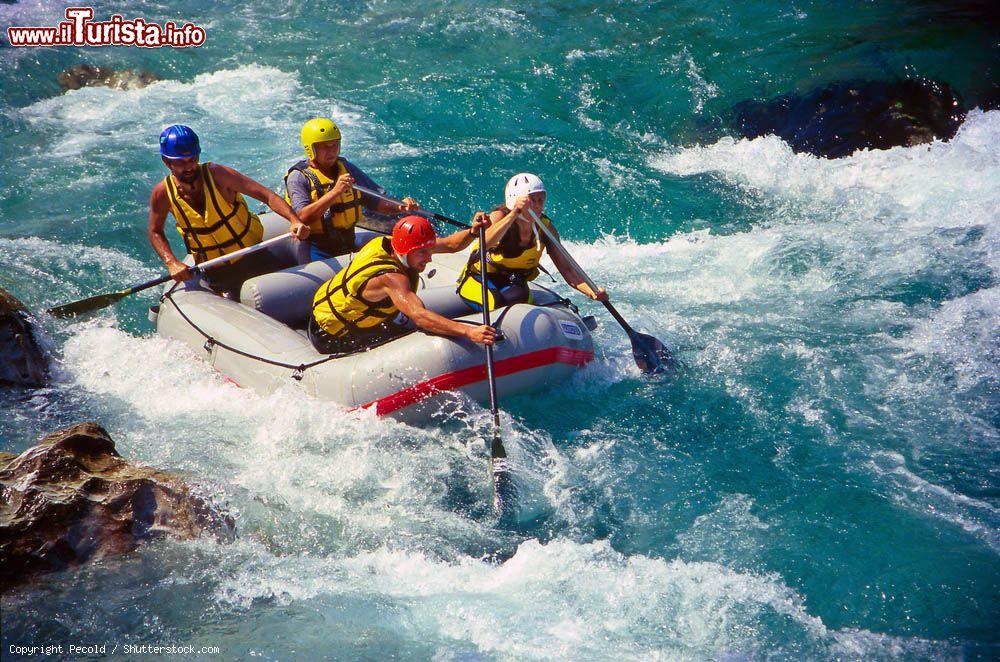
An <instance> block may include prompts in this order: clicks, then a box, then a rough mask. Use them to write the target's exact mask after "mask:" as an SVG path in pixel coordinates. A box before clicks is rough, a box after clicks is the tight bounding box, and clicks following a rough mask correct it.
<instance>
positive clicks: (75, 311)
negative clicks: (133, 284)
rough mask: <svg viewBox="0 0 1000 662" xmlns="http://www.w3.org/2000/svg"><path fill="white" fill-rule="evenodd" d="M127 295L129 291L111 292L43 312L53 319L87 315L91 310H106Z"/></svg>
mask: <svg viewBox="0 0 1000 662" xmlns="http://www.w3.org/2000/svg"><path fill="white" fill-rule="evenodd" d="M129 293H130V290H125V291H123V292H112V293H111V294H98V295H97V296H93V297H90V298H89V299H81V300H80V301H74V302H72V303H67V304H63V305H62V306H56V307H55V308H49V309H48V310H47V311H45V312H47V313H48V314H49V315H52V316H53V317H73V316H75V315H82V314H84V313H89V312H91V311H92V310H100V309H101V308H107V307H108V306H110V305H111V304H113V303H115V302H116V301H119V300H121V299H122V298H124V297H125V296H127V295H128V294H129Z"/></svg>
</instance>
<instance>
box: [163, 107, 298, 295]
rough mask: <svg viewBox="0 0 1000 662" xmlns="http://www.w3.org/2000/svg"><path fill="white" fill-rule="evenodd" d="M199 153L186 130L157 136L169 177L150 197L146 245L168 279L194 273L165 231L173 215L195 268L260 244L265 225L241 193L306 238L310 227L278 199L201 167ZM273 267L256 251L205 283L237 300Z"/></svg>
mask: <svg viewBox="0 0 1000 662" xmlns="http://www.w3.org/2000/svg"><path fill="white" fill-rule="evenodd" d="M200 155H201V144H200V143H199V141H198V136H197V134H195V132H194V131H193V130H192V129H191V128H190V127H188V126H184V125H183V124H174V125H172V126H168V127H167V128H166V129H164V130H163V132H162V133H161V134H160V158H161V160H162V161H163V165H165V166H166V167H167V170H169V171H170V173H169V174H168V175H167V176H166V178H165V179H164V180H163V181H161V182H160V183H159V184H157V185H156V186H155V187H153V192H152V193H151V194H150V196H149V243H151V244H152V245H153V250H155V251H156V253H157V255H159V256H160V259H162V260H163V263H164V264H165V265H166V266H167V269H169V271H170V276H171V278H173V279H174V280H176V281H182V280H187V279H189V278H191V277H192V276H193V273H192V272H191V270H190V269H189V268H188V267H187V265H185V264H184V263H183V262H181V261H179V260H178V259H177V258H176V257H175V256H174V253H173V251H172V250H171V249H170V244H169V242H167V237H166V235H164V233H163V226H164V225H165V223H166V220H167V214H172V215H173V217H174V221H175V222H176V223H177V231H178V232H180V234H181V237H182V238H183V239H184V245H185V247H186V248H187V250H188V252H189V253H190V254H191V255H192V256H193V257H194V262H195V264H201V263H202V262H204V261H205V260H210V259H212V258H216V257H220V256H222V255H228V254H229V253H232V252H234V251H237V250H240V249H241V248H246V247H248V246H253V245H254V244H257V243H259V242H260V240H261V238H262V237H263V234H264V229H263V226H261V223H260V219H259V218H257V215H256V214H254V213H253V212H251V211H250V210H249V208H248V207H247V203H246V200H245V199H244V198H243V196H244V195H249V196H250V197H251V198H254V199H256V200H260V201H261V202H263V203H266V204H267V205H268V206H269V207H270V208H271V209H273V210H274V211H275V212H277V213H278V214H279V215H280V216H283V217H284V218H285V219H287V220H288V222H289V223H290V224H291V227H290V230H291V233H292V235H293V236H294V237H295V238H296V239H305V238H306V237H308V236H309V228H308V227H307V226H305V225H304V224H303V223H302V221H301V220H299V217H298V216H297V215H296V214H295V212H294V211H292V209H291V207H289V206H288V204H287V203H286V202H285V201H284V200H282V199H281V197H280V196H278V195H277V194H275V193H274V192H273V191H271V190H270V189H268V188H266V187H265V186H263V185H261V184H259V183H257V182H255V181H254V180H252V179H250V178H249V177H247V176H246V175H244V174H241V173H239V172H237V171H235V170H233V169H232V168H228V167H226V166H224V165H220V164H218V163H200V162H199V161H200ZM275 266H276V265H274V264H273V263H272V258H271V257H270V256H269V254H268V253H266V252H265V251H258V252H256V253H251V254H250V255H247V256H245V257H242V258H239V259H237V260H236V261H234V262H232V263H230V264H226V265H223V266H219V267H216V268H214V269H211V270H209V271H208V272H206V274H205V279H206V280H207V281H208V283H209V285H210V286H211V287H212V288H213V289H214V290H216V291H218V292H230V293H235V294H236V295H237V296H238V295H239V291H240V287H241V286H242V285H243V281H245V280H246V279H248V278H252V277H253V276H258V275H260V274H263V273H267V272H269V271H271V270H273V269H274V268H275Z"/></svg>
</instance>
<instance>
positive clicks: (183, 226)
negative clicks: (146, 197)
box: [163, 163, 264, 264]
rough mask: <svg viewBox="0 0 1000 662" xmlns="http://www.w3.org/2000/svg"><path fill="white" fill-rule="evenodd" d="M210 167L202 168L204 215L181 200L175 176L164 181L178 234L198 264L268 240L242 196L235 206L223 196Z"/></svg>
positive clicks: (237, 195)
mask: <svg viewBox="0 0 1000 662" xmlns="http://www.w3.org/2000/svg"><path fill="white" fill-rule="evenodd" d="M210 165H211V164H210V163H203V164H201V168H200V170H201V184H202V188H203V190H204V191H205V211H204V213H201V212H198V211H196V210H195V209H194V208H193V207H191V205H190V204H188V202H187V201H186V200H184V199H183V198H182V197H181V196H180V194H179V193H178V191H177V184H176V183H174V178H173V176H172V175H167V177H166V179H164V180H163V183H164V185H165V186H166V188H167V198H169V200H170V211H171V213H172V214H173V215H174V220H175V221H176V223H177V231H178V232H180V234H181V237H182V238H183V239H184V245H185V246H187V249H188V252H189V253H191V255H193V256H194V261H195V264H200V263H202V262H204V261H205V260H210V259H212V258H214V257H220V256H222V255H227V254H229V253H232V252H233V251H237V250H239V249H241V248H246V247H247V246H253V245H254V244H258V243H260V240H261V239H262V238H263V236H264V227H263V226H262V225H261V224H260V219H259V218H257V215H256V214H254V213H252V212H251V211H250V210H249V209H248V208H247V203H246V200H244V199H243V195H242V194H240V193H237V194H236V202H235V203H234V204H230V202H229V201H228V200H226V199H225V198H223V197H222V196H221V195H220V194H219V191H218V189H217V188H216V186H215V181H214V180H213V179H212V172H211V170H209V168H208V166H210Z"/></svg>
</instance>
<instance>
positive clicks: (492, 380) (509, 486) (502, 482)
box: [479, 226, 514, 516]
mask: <svg viewBox="0 0 1000 662" xmlns="http://www.w3.org/2000/svg"><path fill="white" fill-rule="evenodd" d="M485 245H486V227H485V226H480V227H479V246H480V251H479V273H481V274H485V273H486V251H484V250H482V248H481V247H483V246H485ZM482 281H483V324H485V325H486V326H492V323H491V322H490V306H489V301H490V299H489V287H488V282H489V281H488V280H486V278H485V277H484V278H483V279H482ZM486 376H487V379H488V382H489V386H490V413H491V414H493V442H492V443H491V444H490V469H491V470H492V472H493V511H494V512H495V513H496V514H497V515H498V516H502V515H503V514H504V513H505V512H506V510H507V508H508V506H510V505H511V502H512V501H513V497H514V482H513V480H512V479H511V475H510V470H509V469H508V468H507V449H505V448H504V446H503V440H501V439H500V407H499V406H498V405H497V379H496V372H495V371H494V369H493V345H486Z"/></svg>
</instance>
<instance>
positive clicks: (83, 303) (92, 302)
mask: <svg viewBox="0 0 1000 662" xmlns="http://www.w3.org/2000/svg"><path fill="white" fill-rule="evenodd" d="M290 234H291V233H290V232H286V233H285V234H283V235H279V236H277V237H273V238H271V239H268V240H267V241H262V242H260V243H259V244H254V245H253V246H247V247H246V248H241V249H240V250H238V251H233V252H232V253H229V254H227V255H223V256H221V257H217V258H213V259H211V260H207V261H205V262H202V263H201V264H199V265H198V266H196V267H193V268H192V269H191V271H193V272H195V273H200V272H202V271H205V270H206V269H211V268H212V267H215V266H218V265H220V264H222V263H224V262H229V261H231V260H235V259H237V258H239V257H242V256H244V255H247V254H249V253H253V252H255V251H259V250H260V249H262V248H266V247H267V246H270V245H271V244H274V243H276V242H278V241H281V240H282V239H286V238H287V237H288V236H289V235H290ZM170 279H171V276H170V275H169V274H168V275H166V276H160V277H159V278H154V279H153V280H148V281H146V282H145V283H140V284H139V285H133V286H132V287H128V288H125V289H124V290H121V291H119V292H111V293H110V294H98V295H96V296H92V297H89V298H87V299H81V300H80V301H74V302H72V303H67V304H64V305H62V306H56V307H55V308H49V310H48V311H47V312H48V313H49V314H50V315H55V316H57V317H60V316H68V315H79V314H81V313H85V312H90V311H93V310H99V309H101V308H106V307H107V306H110V305H111V304H113V303H115V302H117V301H120V300H121V299H124V298H125V297H127V296H129V295H130V294H135V293H136V292H142V291H143V290H148V289H149V288H151V287H156V286H157V285H160V284H162V283H166V282H167V281H169V280H170Z"/></svg>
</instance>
